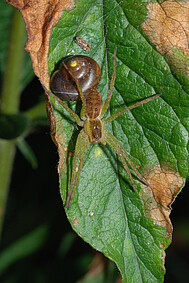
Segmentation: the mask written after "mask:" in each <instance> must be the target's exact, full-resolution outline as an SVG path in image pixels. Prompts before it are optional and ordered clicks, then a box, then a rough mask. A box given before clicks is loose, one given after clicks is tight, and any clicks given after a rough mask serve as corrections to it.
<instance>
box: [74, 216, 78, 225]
mask: <svg viewBox="0 0 189 283" xmlns="http://www.w3.org/2000/svg"><path fill="white" fill-rule="evenodd" d="M77 223H78V222H77V218H75V219H74V221H73V225H74V226H76V225H77Z"/></svg>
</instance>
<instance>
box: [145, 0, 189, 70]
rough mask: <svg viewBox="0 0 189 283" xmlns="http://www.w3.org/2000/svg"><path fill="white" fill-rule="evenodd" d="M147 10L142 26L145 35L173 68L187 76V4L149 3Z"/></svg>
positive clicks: (188, 48) (169, 0)
mask: <svg viewBox="0 0 189 283" xmlns="http://www.w3.org/2000/svg"><path fill="white" fill-rule="evenodd" d="M147 9H148V18H147V19H146V21H145V22H144V23H143V24H142V27H143V29H144V31H145V33H146V34H147V35H148V36H149V38H150V39H151V41H152V42H153V43H154V44H155V46H156V48H157V50H158V51H159V52H160V53H161V54H166V55H167V59H168V61H169V63H170V64H171V65H172V66H173V67H174V68H176V69H177V70H178V69H179V72H180V73H182V74H184V75H189V61H188V58H187V56H188V55H189V46H188V36H189V17H188V15H189V2H187V1H182V2H181V1H174V0H168V1H163V2H162V3H149V4H148V5H147Z"/></svg>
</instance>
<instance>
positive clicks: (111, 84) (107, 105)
mask: <svg viewBox="0 0 189 283" xmlns="http://www.w3.org/2000/svg"><path fill="white" fill-rule="evenodd" d="M116 52H117V48H115V50H114V57H113V74H112V78H111V83H110V88H109V91H108V96H107V98H106V101H105V103H104V106H103V108H102V111H101V114H100V118H102V117H103V116H104V114H105V113H106V111H107V110H108V107H109V104H110V101H111V98H112V93H113V87H114V82H115V78H116V61H115V57H116Z"/></svg>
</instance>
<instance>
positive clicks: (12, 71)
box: [0, 9, 26, 233]
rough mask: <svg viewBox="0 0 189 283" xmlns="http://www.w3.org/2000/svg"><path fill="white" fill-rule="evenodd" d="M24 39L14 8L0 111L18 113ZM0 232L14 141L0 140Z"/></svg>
mask: <svg viewBox="0 0 189 283" xmlns="http://www.w3.org/2000/svg"><path fill="white" fill-rule="evenodd" d="M25 39H26V33H25V25H24V21H23V18H22V16H21V14H20V13H19V12H18V11H17V10H16V9H14V10H13V15H12V24H11V30H10V39H9V46H8V50H7V61H6V67H5V74H4V78H3V82H2V94H1V113H4V114H12V113H18V111H19V103H20V79H21V70H22V66H23V59H24V44H25ZM0 156H1V158H0V233H1V232H2V225H3V218H4V214H5V207H6V200H7V196H8V188H9V184H10V179H11V172H12V167H13V162H14V156H15V141H6V140H0Z"/></svg>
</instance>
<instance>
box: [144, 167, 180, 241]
mask: <svg viewBox="0 0 189 283" xmlns="http://www.w3.org/2000/svg"><path fill="white" fill-rule="evenodd" d="M143 175H144V177H145V179H146V181H147V182H148V183H149V184H150V186H149V187H147V186H145V187H144V189H143V190H142V191H141V196H142V199H143V201H144V210H145V214H146V216H147V217H150V218H152V219H153V220H154V223H155V224H158V225H161V226H164V227H165V228H166V229H167V236H168V237H171V234H172V224H171V221H170V218H169V215H170V213H171V204H172V203H173V202H174V200H175V198H176V196H177V194H178V192H179V190H180V188H181V187H182V186H183V178H182V177H181V176H180V175H179V173H178V172H174V171H173V170H171V169H168V168H165V167H161V166H160V165H155V166H154V167H153V168H152V170H150V172H148V173H143Z"/></svg>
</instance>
